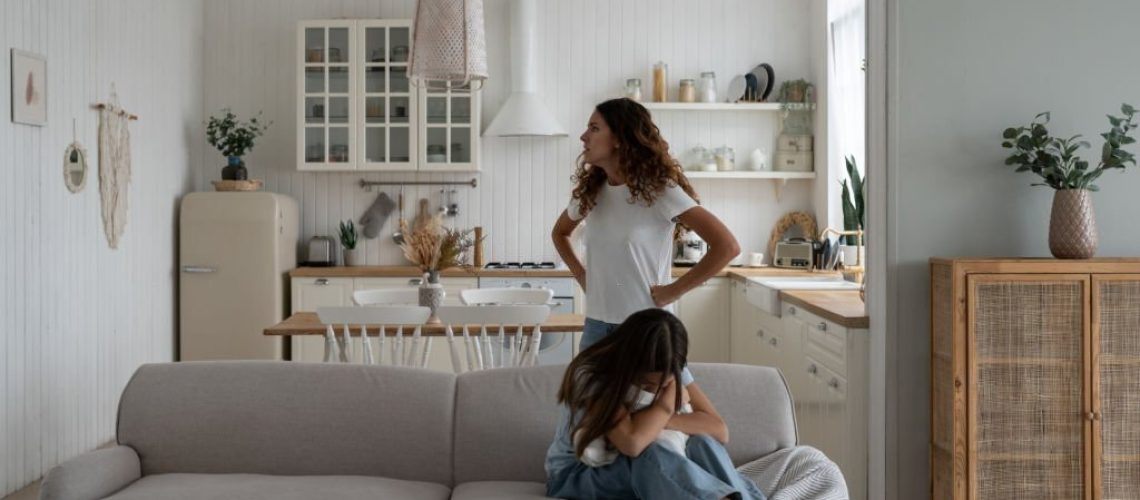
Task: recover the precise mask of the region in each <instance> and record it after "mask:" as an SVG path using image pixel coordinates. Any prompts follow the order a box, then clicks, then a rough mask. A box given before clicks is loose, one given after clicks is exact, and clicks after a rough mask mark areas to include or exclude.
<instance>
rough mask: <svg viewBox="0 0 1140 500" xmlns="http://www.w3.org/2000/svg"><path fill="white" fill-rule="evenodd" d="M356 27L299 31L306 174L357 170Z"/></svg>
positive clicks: (308, 26) (301, 155)
mask: <svg viewBox="0 0 1140 500" xmlns="http://www.w3.org/2000/svg"><path fill="white" fill-rule="evenodd" d="M354 24H355V23H354V22H353V21H306V22H302V23H301V24H300V25H299V28H298V29H299V30H300V33H298V40H299V41H300V45H301V46H300V47H299V50H298V53H299V54H298V58H299V63H298V66H299V67H300V69H301V71H300V72H299V82H298V88H299V90H300V93H301V96H302V97H301V99H299V103H298V108H299V109H298V114H297V121H298V123H299V124H300V126H299V127H297V129H298V137H297V145H298V159H299V162H298V163H299V168H300V169H302V170H347V169H352V168H353V165H354V164H355V162H356V161H357V159H356V158H355V154H354V151H355V149H356V148H355V145H356V121H357V116H356V115H357V113H356V112H355V111H354V110H355V109H356V108H357V106H356V104H355V100H356V98H355V96H356V84H355V82H354V81H353V78H352V75H353V73H354V71H353V64H352V61H353V57H355V54H354V52H356V50H355V49H356V47H355V44H354V43H353V41H352V31H353V26H354Z"/></svg>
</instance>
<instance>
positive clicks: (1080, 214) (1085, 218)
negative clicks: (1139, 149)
mask: <svg viewBox="0 0 1140 500" xmlns="http://www.w3.org/2000/svg"><path fill="white" fill-rule="evenodd" d="M1120 112H1121V114H1123V116H1112V115H1108V122H1109V124H1111V125H1112V128H1110V129H1109V130H1108V132H1105V133H1103V134H1100V135H1101V137H1103V138H1104V146H1103V147H1101V152H1100V163H1099V164H1097V166H1096V167H1095V168H1090V167H1089V162H1088V161H1085V160H1082V159H1081V158H1080V157H1079V156H1077V152H1078V151H1079V150H1080V149H1081V148H1089V147H1091V145H1090V144H1089V143H1088V142H1087V141H1082V140H1080V138H1081V136H1080V135H1074V136H1072V137H1069V138H1067V139H1065V138H1059V137H1053V136H1051V135H1049V130H1048V129H1047V128H1046V127H1045V125H1046V124H1048V123H1049V112H1044V113H1040V114H1038V115H1037V116H1036V117H1034V118H1033V121H1032V122H1030V123H1029V125H1027V126H1024V127H1016V128H1014V127H1011V128H1007V129H1005V132H1003V133H1002V138H1003V139H1004V140H1003V141H1002V143H1001V145H1002V147H1003V148H1007V149H1012V150H1013V153H1012V154H1010V156H1009V157H1008V158H1006V159H1005V164H1006V165H1017V169H1016V171H1017V172H1025V171H1031V172H1033V173H1034V174H1037V175H1038V176H1040V177H1041V178H1042V179H1044V181H1043V182H1036V183H1033V185H1034V186H1049V187H1051V188H1053V189H1054V192H1053V208H1052V214H1051V215H1050V218H1049V251H1050V252H1052V254H1053V256H1054V257H1057V258H1059V259H1088V258H1091V257H1092V256H1093V255H1096V247H1097V230H1096V218H1095V216H1094V214H1093V206H1092V197H1091V196H1090V192H1093V191H1097V190H1098V188H1097V186H1096V184H1093V181H1096V180H1097V179H1098V178H1100V176H1101V175H1102V174H1104V172H1105V171H1107V170H1110V169H1122V170H1123V169H1124V167H1126V166H1127V165H1128V164H1132V165H1133V166H1135V165H1136V158H1135V156H1133V154H1132V153H1129V152H1128V151H1125V150H1124V149H1122V147H1123V146H1125V145H1127V144H1132V143H1134V142H1136V139H1133V138H1132V137H1130V136H1129V135H1128V134H1129V132H1131V131H1132V129H1134V128H1136V122H1135V115H1136V109H1135V108H1133V107H1132V106H1130V105H1128V104H1123V105H1121V106H1120Z"/></svg>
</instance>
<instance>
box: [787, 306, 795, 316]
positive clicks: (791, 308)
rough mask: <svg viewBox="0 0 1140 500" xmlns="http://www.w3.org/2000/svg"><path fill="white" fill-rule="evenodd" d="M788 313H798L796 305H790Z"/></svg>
mask: <svg viewBox="0 0 1140 500" xmlns="http://www.w3.org/2000/svg"><path fill="white" fill-rule="evenodd" d="M788 314H791V315H795V314H796V306H791V307H788Z"/></svg>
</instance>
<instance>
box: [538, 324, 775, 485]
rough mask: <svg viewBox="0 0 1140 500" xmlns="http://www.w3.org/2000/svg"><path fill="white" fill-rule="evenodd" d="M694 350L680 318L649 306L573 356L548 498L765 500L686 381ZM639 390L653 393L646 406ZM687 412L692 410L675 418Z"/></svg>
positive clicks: (550, 456) (561, 396) (711, 411)
mask: <svg viewBox="0 0 1140 500" xmlns="http://www.w3.org/2000/svg"><path fill="white" fill-rule="evenodd" d="M688 348H689V338H688V334H687V332H686V331H685V327H684V325H682V324H681V321H680V320H678V319H677V317H676V316H673V315H672V314H671V313H669V312H668V311H664V310H661V309H646V310H643V311H639V312H637V313H634V314H633V315H631V316H630V317H629V318H627V319H626V320H625V321H624V322H622V323H621V324H620V325H619V326H618V327H617V329H616V330H614V332H613V333H611V334H610V335H608V336H606V337H605V338H603V339H602V340H600V341H599V342H597V343H596V344H594V345H592V346H590V347H589V348H587V349H586V350H584V351H582V352H581V353H580V354H579V355H578V356H577V357H576V358H574V360H573V361H572V362H571V363H570V366H569V367H567V369H566V374H565V375H564V377H563V380H562V387H561V388H560V390H559V392H558V402H559V403H561V404H562V405H563V406H562V408H561V410H560V412H561V416H560V422H559V425H558V429H557V431H556V433H555V437H554V442H553V443H551V445H550V448H549V449H548V450H547V453H546V477H547V482H546V494H547V495H548V496H551V497H556V498H634V497H636V498H648V499H657V498H670V499H708V498H718V499H719V498H736V499H742V500H753V499H759V500H763V498H764V495H763V494H762V493H761V492H760V490H759V489H758V488H757V487H756V485H755V484H754V483H753V482H752V481H751V480H749V479H748V478H746V477H744V476H742V475H740V474H739V473H738V472H737V471H736V469H735V468H734V467H733V466H732V461H731V460H730V459H729V457H728V452H727V451H726V450H725V449H724V443H727V442H728V428H727V427H726V426H725V424H724V420H722V419H721V417H720V415H719V414H718V413H717V411H716V408H715V407H713V404H712V402H711V401H709V399H708V397H706V396H705V394H704V393H703V392H701V389H700V387H698V386H697V384H696V383H694V382H691V381H690V380H686V381H685V382H689V383H688V385H684V384H683V381H682V378H681V373H682V368H683V367H684V366H685V364H686V357H687V355H688ZM639 391H647V392H649V393H652V394H653V398H652V399H651V402H649V403H648V405H646V406H644V408H642V409H636V408H641V406H640V405H639V404H638V399H639ZM686 405H687V406H690V407H691V410H692V411H691V412H690V413H679V412H678V410H680V409H682V408H684V407H685V406H686ZM663 431H666V432H664V433H663ZM670 431H677V432H676V433H670ZM663 434H664V435H663ZM686 435H687V439H685V436H686ZM659 438H661V441H658V439H659ZM598 439H601V440H602V441H601V443H599V442H596V441H595V440H598ZM670 442H672V443H680V444H673V445H670V444H669V443H670ZM602 443H605V447H604V448H602V449H599V448H598V447H599V446H600V445H601V444H602ZM681 446H683V453H680V452H679V451H680V450H678V449H677V448H680V447H681ZM607 452H608V453H607ZM614 452H616V453H614ZM607 455H609V456H607Z"/></svg>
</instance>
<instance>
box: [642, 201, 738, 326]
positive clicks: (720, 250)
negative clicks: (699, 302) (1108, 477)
mask: <svg viewBox="0 0 1140 500" xmlns="http://www.w3.org/2000/svg"><path fill="white" fill-rule="evenodd" d="M677 220H678V221H679V222H681V223H683V224H685V225H686V226H689V228H690V229H692V230H693V231H696V233H697V235H698V236H700V237H701V239H703V240H705V242H706V243H708V245H709V251H708V253H706V254H705V256H704V257H703V258H702V259H701V260H700V262H697V264H696V265H695V266H693V268H692V269H690V270H689V272H687V273H685V274H684V275H682V276H681V277H680V278H677V281H674V282H673V283H671V284H668V285H656V286H653V287H651V288H650V291H651V293H652V295H653V302H654V304H656V305H657V307H665V306H666V305H668V304H671V303H673V302H676V301H677V299H679V298H681V296H682V295H684V294H685V293H686V292H688V291H689V290H692V289H693V288H695V287H697V286H699V285H700V284H701V283H704V282H705V281H707V280H708V279H709V278H711V277H713V275H715V274H716V273H719V272H720V270H721V269H724V267H725V266H727V265H728V263H729V262H732V259H735V258H736V256H737V255H740V244H739V243H737V242H736V237H735V236H733V235H732V231H729V230H728V227H726V226H725V225H724V223H723V222H721V221H720V219H718V218H717V217H716V216H715V215H713V214H712V212H709V211H708V210H705V208H704V207H700V206H696V207H693V208H690V209H688V210H686V211H685V212H684V213H682V214H681V215H680V216H678V217H677Z"/></svg>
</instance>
